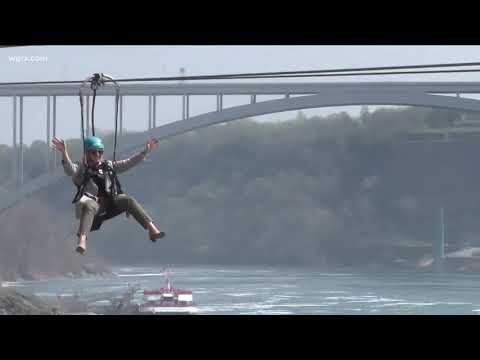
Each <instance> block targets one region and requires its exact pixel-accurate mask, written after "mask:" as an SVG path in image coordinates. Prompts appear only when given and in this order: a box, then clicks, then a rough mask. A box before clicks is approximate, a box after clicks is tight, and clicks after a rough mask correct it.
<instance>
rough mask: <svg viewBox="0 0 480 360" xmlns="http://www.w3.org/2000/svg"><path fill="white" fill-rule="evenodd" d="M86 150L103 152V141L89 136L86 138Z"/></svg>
mask: <svg viewBox="0 0 480 360" xmlns="http://www.w3.org/2000/svg"><path fill="white" fill-rule="evenodd" d="M85 149H86V150H87V151H88V150H103V149H104V146H103V142H102V139H100V138H99V137H96V136H87V137H86V138H85Z"/></svg>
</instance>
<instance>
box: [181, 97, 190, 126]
mask: <svg viewBox="0 0 480 360" xmlns="http://www.w3.org/2000/svg"><path fill="white" fill-rule="evenodd" d="M182 105H183V111H182V119H183V120H187V119H188V118H189V117H190V97H189V96H188V95H183V99H182Z"/></svg>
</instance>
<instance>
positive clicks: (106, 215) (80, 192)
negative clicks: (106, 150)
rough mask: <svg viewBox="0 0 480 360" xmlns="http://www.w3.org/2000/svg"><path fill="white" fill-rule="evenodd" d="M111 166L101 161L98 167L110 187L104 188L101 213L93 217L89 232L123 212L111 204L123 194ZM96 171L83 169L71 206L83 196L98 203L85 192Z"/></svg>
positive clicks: (96, 199)
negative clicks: (103, 201)
mask: <svg viewBox="0 0 480 360" xmlns="http://www.w3.org/2000/svg"><path fill="white" fill-rule="evenodd" d="M111 164H113V163H111V162H110V161H103V162H102V163H101V164H100V166H99V167H98V169H101V170H103V173H104V174H105V182H106V180H107V179H108V180H109V184H110V186H109V188H108V189H107V188H105V190H106V193H107V197H106V203H105V204H103V205H104V206H102V209H103V211H102V212H99V213H98V214H96V215H95V217H94V219H93V224H92V228H91V231H95V230H98V229H99V228H100V227H101V226H102V223H103V222H104V221H105V220H108V219H111V218H113V217H115V216H117V215H119V214H121V213H122V212H123V211H122V210H120V209H118V208H116V207H115V205H114V203H113V200H114V199H115V198H116V197H117V196H118V195H120V194H123V190H122V185H121V184H120V181H119V180H118V176H117V173H116V172H115V170H114V169H113V166H112V165H111ZM97 171H98V170H94V169H91V168H90V167H85V169H84V173H83V181H82V183H81V184H80V185H77V193H76V194H75V196H74V198H73V200H72V204H74V203H76V202H78V201H79V200H80V199H81V197H82V196H84V195H85V196H87V197H89V198H90V199H93V200H95V201H97V202H98V201H99V198H98V197H96V196H95V195H93V194H90V193H88V192H86V191H85V187H86V185H87V183H88V182H89V181H90V180H91V179H92V177H94V176H95V175H96V173H97Z"/></svg>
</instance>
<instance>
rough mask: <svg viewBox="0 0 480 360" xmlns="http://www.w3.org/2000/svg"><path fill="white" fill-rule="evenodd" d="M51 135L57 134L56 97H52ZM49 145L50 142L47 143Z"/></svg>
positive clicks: (55, 154)
mask: <svg viewBox="0 0 480 360" xmlns="http://www.w3.org/2000/svg"><path fill="white" fill-rule="evenodd" d="M52 136H53V137H56V136H57V97H56V96H55V95H54V96H53V98H52ZM48 146H50V144H48ZM52 167H53V170H55V168H56V167H57V151H55V150H54V151H53V166H52Z"/></svg>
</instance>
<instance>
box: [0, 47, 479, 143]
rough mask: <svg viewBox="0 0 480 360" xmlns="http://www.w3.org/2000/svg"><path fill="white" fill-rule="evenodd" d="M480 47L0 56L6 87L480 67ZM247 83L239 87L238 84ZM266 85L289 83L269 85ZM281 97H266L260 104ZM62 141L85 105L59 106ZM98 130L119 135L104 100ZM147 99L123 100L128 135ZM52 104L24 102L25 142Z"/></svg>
mask: <svg viewBox="0 0 480 360" xmlns="http://www.w3.org/2000/svg"><path fill="white" fill-rule="evenodd" d="M11 56H29V57H31V56H38V57H41V58H42V59H41V60H39V61H36V62H32V61H29V62H15V61H11V59H10V57H11ZM478 59H480V46H343V45H342V46H25V47H18V48H2V49H0V81H1V82H4V81H42V80H79V79H84V78H86V77H87V76H90V75H91V74H93V73H96V72H103V73H107V74H110V75H112V76H114V77H116V78H127V77H150V76H152V77H158V76H176V75H179V69H180V68H181V67H183V68H185V69H186V74H187V75H204V74H220V73H237V72H267V71H293V70H312V69H322V68H326V69H329V68H342V67H366V66H394V65H414V64H433V63H449V62H475V61H478ZM242 81H243V82H244V81H245V80H236V82H242ZM264 81H269V82H273V81H287V80H285V79H279V80H273V79H270V80H264ZM289 81H299V82H300V81H319V82H334V81H338V82H340V81H480V73H467V74H433V75H389V76H369V77H365V76H364V77H358V78H338V79H335V78H320V79H319V78H317V79H305V78H303V79H295V80H289ZM269 98H275V97H266V96H264V97H259V99H258V100H259V101H261V100H266V99H269ZM248 101H249V98H248V97H247V96H244V97H224V107H229V106H233V105H241V104H244V103H247V102H248ZM190 106H191V108H190V114H191V115H195V114H199V113H204V112H207V111H213V110H214V109H215V106H216V99H215V97H213V96H211V97H206V96H201V97H191V98H190ZM57 108H58V110H57V119H58V120H57V121H58V129H57V134H58V135H59V136H61V137H64V138H69V137H74V136H75V137H77V136H79V129H80V106H79V102H78V98H76V97H75V98H74V97H72V98H59V99H58V100H57ZM96 109H97V111H96V124H97V128H109V129H112V128H113V101H112V99H106V98H100V99H98V101H97V108H96ZM358 110H359V107H358V106H352V107H334V108H323V109H311V110H307V111H305V113H306V114H308V115H314V114H319V115H325V114H329V113H332V112H339V111H350V112H352V114H355V115H356V114H358ZM147 111H148V99H147V98H146V97H145V98H127V99H126V100H125V101H124V123H125V126H126V127H127V129H135V130H138V129H145V128H146V125H147V124H148V112H147ZM295 114H296V112H288V113H282V114H271V115H265V116H261V117H259V118H257V119H258V120H276V119H278V120H283V119H289V118H293V117H294V116H295ZM0 115H1V116H2V118H3V122H2V124H3V130H2V131H0V143H5V144H11V143H12V100H11V99H10V98H0ZM180 117H181V98H180V97H178V99H177V98H173V97H166V98H161V97H159V98H158V100H157V123H158V124H162V123H168V122H171V121H174V120H178V119H180ZM45 118H46V105H45V99H44V98H43V99H42V98H26V99H25V100H24V122H25V125H24V126H25V135H24V139H25V142H26V143H27V144H29V143H31V142H32V141H33V140H34V139H45V137H46V129H45Z"/></svg>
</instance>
